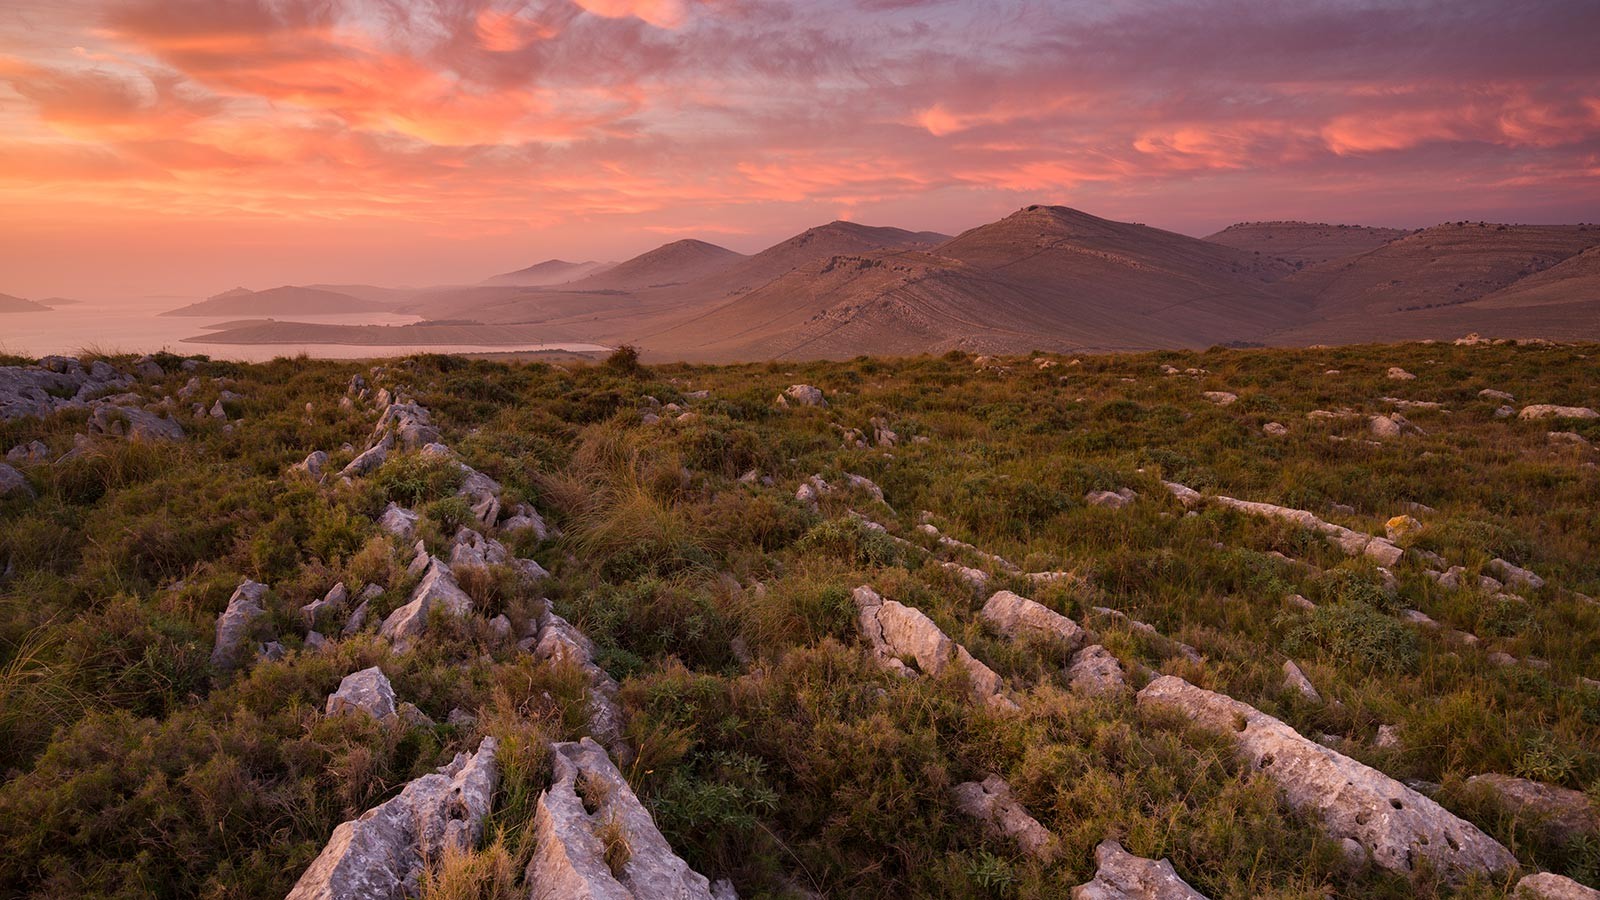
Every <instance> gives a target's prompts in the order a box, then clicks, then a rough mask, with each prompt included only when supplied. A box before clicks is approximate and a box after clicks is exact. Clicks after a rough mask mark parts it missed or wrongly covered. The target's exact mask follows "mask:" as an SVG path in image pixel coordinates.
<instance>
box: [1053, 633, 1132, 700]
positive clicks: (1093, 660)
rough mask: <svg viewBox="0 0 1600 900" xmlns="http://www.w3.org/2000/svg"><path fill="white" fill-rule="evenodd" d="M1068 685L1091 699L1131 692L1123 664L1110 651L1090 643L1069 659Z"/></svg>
mask: <svg viewBox="0 0 1600 900" xmlns="http://www.w3.org/2000/svg"><path fill="white" fill-rule="evenodd" d="M1067 686H1068V687H1070V688H1072V689H1073V690H1074V691H1077V692H1078V693H1080V694H1087V695H1089V696H1091V697H1119V696H1123V695H1126V694H1128V693H1129V692H1131V690H1132V689H1131V688H1129V687H1128V679H1127V677H1126V675H1125V674H1124V672H1123V670H1122V663H1121V662H1119V661H1118V660H1117V658H1116V656H1114V655H1112V653H1111V651H1110V650H1107V649H1106V648H1104V647H1102V646H1100V645H1099V644H1090V645H1089V646H1087V647H1085V648H1083V649H1082V650H1079V651H1078V652H1077V653H1076V654H1074V655H1073V657H1072V665H1070V666H1068V667H1067Z"/></svg>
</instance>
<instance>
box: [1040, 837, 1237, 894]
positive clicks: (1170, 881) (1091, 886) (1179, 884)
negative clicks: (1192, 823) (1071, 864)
mask: <svg viewBox="0 0 1600 900" xmlns="http://www.w3.org/2000/svg"><path fill="white" fill-rule="evenodd" d="M1094 859H1095V864H1096V865H1097V866H1099V870H1098V871H1097V872H1095V873H1094V880H1093V881H1090V882H1088V883H1087V884H1080V885H1078V886H1077V887H1075V888H1073V889H1072V900H1206V895H1204V894H1202V893H1200V892H1199V891H1197V890H1195V889H1194V888H1192V887H1190V886H1189V884H1188V883H1187V882H1185V881H1184V880H1183V879H1182V878H1179V877H1178V873H1177V871H1175V870H1174V869H1173V868H1172V863H1170V862H1167V861H1166V860H1164V859H1163V860H1153V859H1145V858H1143V857H1140V856H1134V855H1133V854H1132V853H1129V852H1128V851H1126V850H1124V849H1122V845H1121V844H1119V843H1117V842H1116V841H1101V842H1100V845H1099V846H1098V847H1095V848H1094Z"/></svg>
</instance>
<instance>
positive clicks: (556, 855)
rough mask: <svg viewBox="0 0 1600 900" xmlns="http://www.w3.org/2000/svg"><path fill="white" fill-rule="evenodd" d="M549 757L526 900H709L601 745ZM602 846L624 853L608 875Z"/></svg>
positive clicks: (581, 744) (576, 746)
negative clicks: (550, 768)
mask: <svg viewBox="0 0 1600 900" xmlns="http://www.w3.org/2000/svg"><path fill="white" fill-rule="evenodd" d="M550 751H551V754H550V755H551V760H552V764H553V768H554V771H553V773H552V779H551V784H550V788H549V790H547V791H545V792H544V793H543V794H541V795H540V796H539V802H538V806H537V807H536V808H535V810H534V814H533V830H534V846H535V848H536V849H535V850H534V854H533V859H532V860H531V861H530V862H529V863H528V868H527V872H526V881H527V884H528V885H529V886H530V888H531V894H530V895H529V896H530V898H531V900H577V898H589V900H712V894H711V884H710V882H709V881H707V879H706V877H705V876H703V875H701V874H700V873H698V872H696V871H694V870H693V869H691V868H689V866H688V864H687V863H685V862H684V861H683V860H681V859H679V858H678V857H677V855H676V854H674V853H673V852H672V847H671V846H670V845H669V844H668V843H667V839H666V838H664V837H662V836H661V832H660V831H659V830H658V829H657V828H656V825H655V821H654V820H652V819H651V818H650V813H649V811H647V810H646V809H645V808H644V806H643V804H641V803H640V802H639V798H638V797H636V796H634V793H633V790H632V789H631V788H630V787H629V786H628V783H627V782H626V781H625V780H623V778H622V774H621V773H620V772H618V771H617V767H616V766H615V765H612V763H611V759H610V758H609V757H607V756H606V752H605V750H604V749H603V748H601V747H600V745H598V744H596V743H595V742H594V741H592V740H590V739H588V738H584V739H583V740H581V741H576V742H573V741H568V742H565V743H558V744H552V745H551V746H550ZM608 844H612V845H621V846H624V847H626V848H627V852H626V854H618V855H617V856H620V857H621V861H620V864H617V865H616V866H615V868H613V866H612V865H611V864H608V859H607V849H608ZM616 861H617V857H615V856H614V857H612V862H616Z"/></svg>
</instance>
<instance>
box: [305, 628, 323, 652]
mask: <svg viewBox="0 0 1600 900" xmlns="http://www.w3.org/2000/svg"><path fill="white" fill-rule="evenodd" d="M326 646H328V639H327V638H325V637H323V636H322V632H320V631H308V632H306V649H307V650H321V649H322V648H324V647H326Z"/></svg>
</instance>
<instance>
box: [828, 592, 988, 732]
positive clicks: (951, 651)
mask: <svg viewBox="0 0 1600 900" xmlns="http://www.w3.org/2000/svg"><path fill="white" fill-rule="evenodd" d="M851 596H852V599H853V600H854V601H855V604H856V610H857V619H858V624H859V625H860V628H861V633H862V634H863V635H865V636H866V638H867V641H868V642H869V643H870V644H871V645H872V650H873V653H874V655H875V656H876V657H877V658H878V662H879V663H880V664H881V665H883V666H884V667H885V668H887V669H889V670H891V671H894V672H897V673H899V674H903V675H909V674H912V673H913V670H912V669H910V668H908V667H907V666H906V664H905V663H903V662H901V657H909V658H911V659H912V660H914V661H915V662H916V664H917V670H920V671H921V672H923V673H925V674H928V675H933V676H938V675H939V674H941V673H942V672H944V671H946V670H948V669H949V668H951V667H952V666H954V667H958V668H960V669H962V670H964V671H965V672H966V674H967V677H968V679H969V680H970V683H971V689H972V695H973V698H974V699H976V700H978V701H979V702H982V703H986V704H988V705H990V706H993V707H996V708H999V709H1011V710H1014V709H1016V708H1017V705H1016V704H1015V703H1014V702H1012V700H1011V699H1010V698H1009V697H1007V696H1006V695H1005V682H1004V681H1002V680H1001V678H1000V676H999V675H997V674H996V673H995V671H994V670H993V669H990V668H989V667H988V666H986V665H984V664H983V663H981V662H979V661H978V660H976V659H974V658H973V656H972V654H970V653H968V652H967V648H965V647H963V646H961V645H960V644H958V643H956V642H955V641H952V640H951V639H950V638H949V637H948V636H947V635H946V634H945V633H944V632H943V631H940V630H939V626H938V625H935V624H934V623H933V620H932V619H930V618H928V617H927V616H926V615H923V613H922V612H921V611H920V610H917V609H913V608H911V607H909V606H906V605H904V604H902V603H899V602H897V601H894V600H887V599H885V598H883V597H882V596H881V595H879V594H878V592H877V591H874V590H873V589H872V588H870V587H867V586H866V585H862V586H861V587H858V588H856V589H855V591H854V593H853V594H852V595H851Z"/></svg>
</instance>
